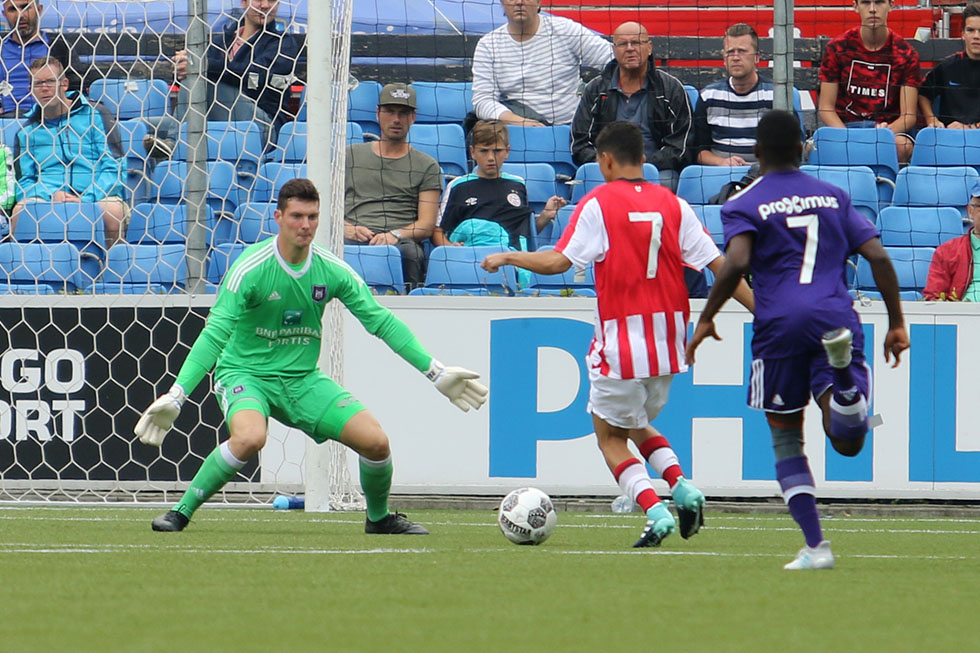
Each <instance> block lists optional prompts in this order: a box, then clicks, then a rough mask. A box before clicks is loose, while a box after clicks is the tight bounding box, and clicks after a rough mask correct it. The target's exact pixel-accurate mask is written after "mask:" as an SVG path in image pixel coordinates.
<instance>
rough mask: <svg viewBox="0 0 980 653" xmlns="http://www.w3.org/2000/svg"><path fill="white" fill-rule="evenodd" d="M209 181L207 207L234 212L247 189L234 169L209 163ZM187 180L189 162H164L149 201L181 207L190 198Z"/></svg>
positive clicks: (151, 186) (155, 176) (157, 168)
mask: <svg viewBox="0 0 980 653" xmlns="http://www.w3.org/2000/svg"><path fill="white" fill-rule="evenodd" d="M208 178H209V181H210V183H209V184H208V192H207V197H206V202H207V205H208V206H209V207H211V210H212V211H214V212H215V214H218V213H228V214H229V215H230V214H232V213H234V212H235V207H237V206H238V205H239V203H240V202H241V199H240V195H241V194H242V193H243V192H244V190H245V189H244V188H243V187H242V186H241V185H240V184H239V182H238V179H237V177H236V174H235V167H234V166H233V165H232V164H230V163H228V162H227V161H209V162H208ZM186 179H187V163H185V162H183V161H162V162H161V163H160V164H159V165H158V166H157V167H156V170H154V171H153V178H152V180H151V181H150V183H149V190H150V192H149V200H148V201H150V202H154V201H156V202H160V203H162V204H179V203H181V202H184V201H186V199H187V197H186V194H185V193H184V182H185V180H186ZM284 183H285V182H284ZM256 185H258V182H257V183H256Z"/></svg>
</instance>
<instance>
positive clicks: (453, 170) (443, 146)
mask: <svg viewBox="0 0 980 653" xmlns="http://www.w3.org/2000/svg"><path fill="white" fill-rule="evenodd" d="M408 142H409V143H411V144H412V147H414V148H415V149H417V150H420V151H422V152H425V153H426V154H428V155H430V156H431V157H432V158H434V159H435V160H436V161H438V162H439V166H440V167H441V168H442V172H443V173H444V174H446V175H448V176H450V177H458V176H460V175H465V174H466V173H467V172H468V171H469V166H468V165H467V163H466V136H465V135H464V134H463V128H462V126H460V125H457V124H456V123H442V124H439V125H418V124H416V125H412V129H411V130H410V131H409V132H408Z"/></svg>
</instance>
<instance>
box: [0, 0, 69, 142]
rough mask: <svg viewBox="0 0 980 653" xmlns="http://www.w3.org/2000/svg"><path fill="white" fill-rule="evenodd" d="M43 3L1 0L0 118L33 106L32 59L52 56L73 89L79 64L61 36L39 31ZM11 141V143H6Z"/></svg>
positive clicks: (21, 114) (17, 115)
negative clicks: (3, 25) (3, 22)
mask: <svg viewBox="0 0 980 653" xmlns="http://www.w3.org/2000/svg"><path fill="white" fill-rule="evenodd" d="M43 10H44V6H43V5H42V4H41V3H40V2H38V0H4V2H3V15H4V18H6V19H7V24H8V25H9V26H10V29H9V30H8V31H7V33H6V34H5V35H4V36H3V39H2V40H0V98H2V100H3V105H2V113H0V117H2V118H19V117H21V116H25V115H27V114H28V113H30V112H31V110H32V109H33V108H34V96H33V95H31V75H30V73H29V72H28V66H30V64H31V62H32V61H34V60H35V59H40V58H41V57H47V56H52V57H55V58H56V59H57V60H58V61H60V62H61V65H62V67H64V69H65V70H66V72H67V77H68V82H69V86H68V88H69V90H72V91H77V90H79V88H80V83H79V80H78V77H77V75H78V74H80V73H81V72H82V71H81V68H80V66H79V64H78V60H77V59H75V60H72V59H71V57H70V54H69V50H68V44H67V43H66V42H65V39H64V36H62V35H61V34H58V33H51V32H42V31H41V29H40V16H41V12H42V11H43ZM8 145H12V143H8Z"/></svg>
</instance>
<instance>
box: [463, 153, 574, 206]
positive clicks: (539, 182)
mask: <svg viewBox="0 0 980 653" xmlns="http://www.w3.org/2000/svg"><path fill="white" fill-rule="evenodd" d="M474 170H475V169H474ZM500 170H501V172H506V173H508V174H511V175H515V176H517V177H520V178H521V179H523V180H524V185H525V186H526V187H527V202H528V205H529V206H530V207H531V210H532V211H534V212H535V213H540V212H541V210H542V209H543V208H544V205H545V204H547V202H548V200H549V199H551V197H552V196H554V195H557V194H558V187H557V184H556V183H555V169H554V168H553V167H551V165H550V164H547V163H504V164H503V165H502V166H501V167H500Z"/></svg>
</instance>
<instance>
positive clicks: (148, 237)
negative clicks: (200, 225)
mask: <svg viewBox="0 0 980 653" xmlns="http://www.w3.org/2000/svg"><path fill="white" fill-rule="evenodd" d="M205 209H206V215H205V229H206V231H207V235H206V240H207V241H208V242H210V241H211V240H212V239H213V238H214V230H215V222H214V212H213V211H212V210H211V208H210V207H205ZM189 227H190V225H189V224H188V217H187V206H186V205H184V204H154V203H152V202H144V203H142V204H137V205H136V206H134V207H133V212H132V214H131V216H130V218H129V229H127V230H126V241H127V242H130V243H136V244H140V245H164V244H168V243H185V242H187V233H188V229H189Z"/></svg>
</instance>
